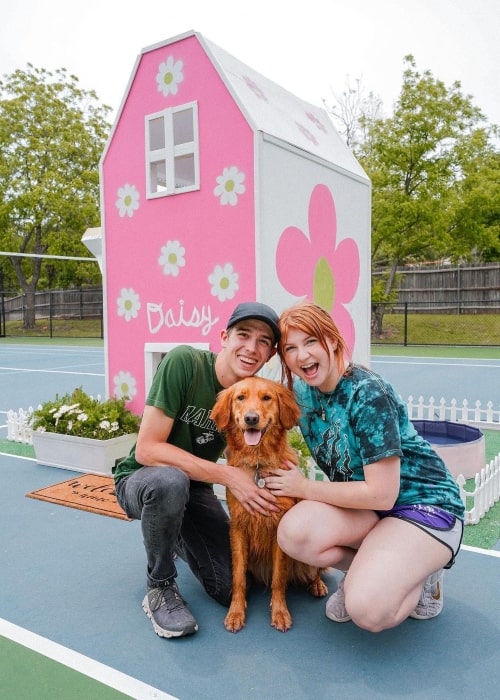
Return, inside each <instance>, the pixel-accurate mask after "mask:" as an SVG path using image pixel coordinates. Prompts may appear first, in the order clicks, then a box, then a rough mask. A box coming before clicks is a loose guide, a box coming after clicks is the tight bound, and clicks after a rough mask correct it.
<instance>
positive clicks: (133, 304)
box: [116, 287, 141, 321]
mask: <svg viewBox="0 0 500 700" xmlns="http://www.w3.org/2000/svg"><path fill="white" fill-rule="evenodd" d="M116 303H117V306H118V316H123V318H124V319H125V321H131V320H132V319H133V318H137V314H138V312H139V309H140V308H141V302H140V300H139V295H138V294H137V293H136V292H134V290H133V289H126V288H125V287H124V288H123V289H122V290H121V292H120V296H119V297H118V299H117V300H116Z"/></svg>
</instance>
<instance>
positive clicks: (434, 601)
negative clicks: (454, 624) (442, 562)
mask: <svg viewBox="0 0 500 700" xmlns="http://www.w3.org/2000/svg"><path fill="white" fill-rule="evenodd" d="M443 576H444V570H443V569H439V571H435V572H434V573H433V574H431V575H430V576H429V578H428V579H427V581H426V582H425V584H424V587H423V589H422V593H421V594H420V600H419V601H418V603H417V607H416V608H415V610H414V611H413V612H412V613H410V617H413V618H414V619H415V620H430V619H431V618H432V617H436V616H437V615H439V613H440V612H441V610H442V609H443V602H444V600H443V599H444V596H443Z"/></svg>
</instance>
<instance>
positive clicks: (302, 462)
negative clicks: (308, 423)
mask: <svg viewBox="0 0 500 700" xmlns="http://www.w3.org/2000/svg"><path fill="white" fill-rule="evenodd" d="M288 444H289V445H290V446H291V447H293V449H294V450H295V451H296V452H297V455H298V458H299V468H300V470H301V471H302V472H303V473H304V475H305V476H309V465H308V462H307V460H308V457H310V456H311V453H310V452H309V448H308V447H307V445H306V441H305V440H304V437H303V435H302V433H301V432H300V428H292V430H289V431H288Z"/></svg>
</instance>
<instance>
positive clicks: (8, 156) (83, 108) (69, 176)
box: [0, 64, 111, 328]
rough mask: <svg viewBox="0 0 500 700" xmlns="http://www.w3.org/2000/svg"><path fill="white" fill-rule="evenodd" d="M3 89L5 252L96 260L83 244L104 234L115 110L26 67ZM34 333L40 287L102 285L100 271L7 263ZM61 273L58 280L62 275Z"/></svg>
mask: <svg viewBox="0 0 500 700" xmlns="http://www.w3.org/2000/svg"><path fill="white" fill-rule="evenodd" d="M3 77H4V79H3V80H2V81H0V249H1V250H3V251H10V252H15V253H29V254H37V255H69V256H76V257H82V256H83V257H89V259H91V257H92V256H91V255H90V254H89V251H88V250H87V248H86V247H85V245H84V244H83V243H82V242H81V237H82V235H83V233H84V232H85V230H86V229H87V228H88V227H92V226H98V225H99V220H100V215H99V171H98V164H99V159H100V156H101V153H102V151H103V148H104V145H105V142H106V138H107V135H108V133H109V128H110V126H109V124H108V123H107V121H106V119H107V115H108V114H109V112H110V111H111V109H110V107H107V106H105V105H100V104H99V103H98V100H97V96H96V94H95V93H94V92H93V91H86V90H83V89H82V88H80V86H79V84H78V78H76V77H75V76H73V75H68V73H67V71H66V70H65V69H64V68H61V69H58V70H57V71H55V74H53V73H50V72H49V71H47V70H45V69H39V68H35V67H33V66H32V65H31V64H28V68H27V70H26V71H21V70H16V71H14V73H12V74H11V75H8V76H3ZM8 259H9V260H10V263H11V264H12V266H13V268H14V271H15V275H16V278H17V282H18V285H19V287H20V288H21V290H22V292H23V294H24V295H25V298H26V312H25V317H24V326H25V328H33V327H34V325H35V317H34V295H35V292H36V290H37V287H38V286H39V285H40V286H42V287H43V286H48V284H57V282H58V278H59V277H60V279H61V281H62V282H63V283H64V284H68V283H71V284H73V285H75V286H77V285H80V284H82V283H95V282H99V281H100V274H99V268H98V266H97V265H96V264H87V263H79V262H77V261H67V262H65V264H64V265H59V266H58V267H57V268H56V267H55V266H54V263H53V262H52V261H50V262H49V261H46V260H44V259H42V258H21V257H14V256H12V257H10V258H8ZM58 270H59V271H60V272H58Z"/></svg>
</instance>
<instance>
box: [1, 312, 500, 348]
mask: <svg viewBox="0 0 500 700" xmlns="http://www.w3.org/2000/svg"><path fill="white" fill-rule="evenodd" d="M5 334H6V337H7V338H12V340H13V341H16V342H17V341H18V340H19V339H21V338H35V337H36V338H40V337H46V338H51V337H52V338H58V339H63V338H64V339H68V338H94V339H102V328H101V320H100V319H99V318H84V319H74V318H71V319H70V318H53V319H52V330H51V327H50V324H49V321H48V319H39V320H37V322H36V327H35V328H33V329H30V330H25V329H24V328H23V324H22V321H8V322H7V323H6V324H5ZM3 340H4V339H2V341H3ZM431 341H432V342H431ZM372 343H373V345H374V346H375V347H377V346H378V347H382V346H387V345H390V346H392V345H396V346H397V345H404V344H405V337H404V315H403V314H393V313H386V314H385V316H384V322H383V333H382V336H381V337H372ZM406 345H415V346H421V345H422V346H430V345H432V346H446V347H449V346H457V347H459V348H460V347H463V346H473V347H477V346H480V347H496V348H497V350H498V349H499V348H500V323H499V320H498V314H417V313H410V314H409V315H408V327H407V339H406ZM383 351H385V349H384V350H383ZM391 352H392V351H391Z"/></svg>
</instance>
